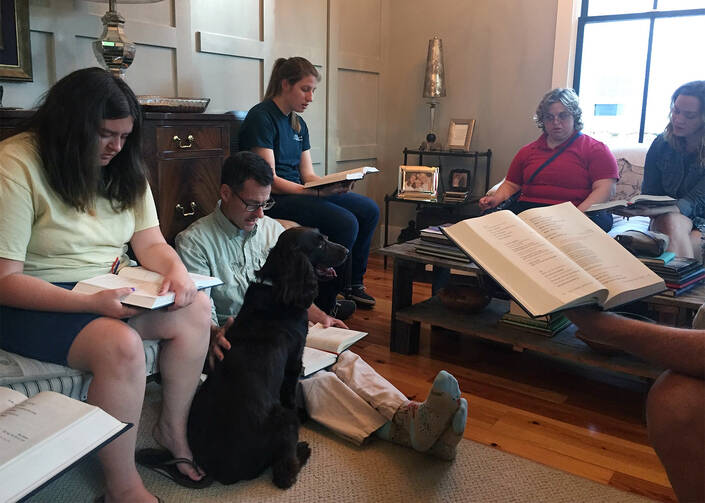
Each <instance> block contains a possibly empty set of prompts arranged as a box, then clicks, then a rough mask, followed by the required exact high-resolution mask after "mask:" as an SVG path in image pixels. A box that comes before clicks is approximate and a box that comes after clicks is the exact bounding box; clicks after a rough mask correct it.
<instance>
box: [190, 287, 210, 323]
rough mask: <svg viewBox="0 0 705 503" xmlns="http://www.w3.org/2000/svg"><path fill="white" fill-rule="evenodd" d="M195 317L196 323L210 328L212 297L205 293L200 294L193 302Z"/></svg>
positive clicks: (193, 314)
mask: <svg viewBox="0 0 705 503" xmlns="http://www.w3.org/2000/svg"><path fill="white" fill-rule="evenodd" d="M191 306H192V310H193V312H192V313H191V315H192V316H193V317H194V322H195V323H197V324H199V325H203V326H205V327H209V326H210V320H211V301H210V297H209V296H208V295H207V294H206V293H205V292H203V291H200V292H198V294H197V295H196V297H195V298H194V300H193V302H192V303H191Z"/></svg>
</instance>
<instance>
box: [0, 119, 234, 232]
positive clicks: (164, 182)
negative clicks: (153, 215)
mask: <svg viewBox="0 0 705 503" xmlns="http://www.w3.org/2000/svg"><path fill="white" fill-rule="evenodd" d="M31 115H32V111H31V110H0V140H1V139H3V138H6V137H8V136H10V135H12V134H14V133H15V132H16V131H17V127H18V126H19V124H21V123H22V121H24V120H26V119H27V118H28V117H30V116H31ZM241 121H242V117H241V116H237V117H236V116H234V115H231V114H195V113H158V112H146V113H145V114H144V125H143V148H144V157H145V161H146V163H147V167H148V169H149V177H150V184H151V187H152V192H153V194H154V201H155V204H156V206H157V213H158V215H159V222H160V226H161V230H162V233H163V234H164V237H165V238H166V240H167V241H168V242H169V243H172V244H173V241H174V237H175V236H176V234H178V233H179V232H180V231H182V230H183V229H185V228H186V227H188V226H189V225H190V224H191V223H192V222H194V221H196V220H197V219H198V218H200V217H202V216H204V215H207V214H208V213H210V212H211V211H213V209H214V208H215V205H216V203H217V201H218V198H219V196H218V189H219V187H220V168H221V166H222V165H223V161H224V160H225V159H226V158H227V157H228V156H229V155H230V152H231V144H235V145H236V138H237V131H238V130H239V126H240V123H241Z"/></svg>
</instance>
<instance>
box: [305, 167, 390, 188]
mask: <svg viewBox="0 0 705 503" xmlns="http://www.w3.org/2000/svg"><path fill="white" fill-rule="evenodd" d="M378 172H379V170H378V169H377V168H374V167H372V166H362V167H361V168H355V169H349V170H347V171H339V172H337V173H331V174H330V175H326V176H322V177H321V178H319V179H318V180H315V181H313V182H307V183H304V187H305V188H307V189H311V188H315V187H323V186H324V185H330V184H332V183H340V182H345V181H347V180H353V181H354V180H361V179H362V178H364V177H365V175H366V174H367V173H378Z"/></svg>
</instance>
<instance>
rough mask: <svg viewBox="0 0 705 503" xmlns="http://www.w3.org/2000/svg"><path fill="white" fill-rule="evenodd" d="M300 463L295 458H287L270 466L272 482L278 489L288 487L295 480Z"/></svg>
mask: <svg viewBox="0 0 705 503" xmlns="http://www.w3.org/2000/svg"><path fill="white" fill-rule="evenodd" d="M300 469H301V465H300V464H299V461H298V460H297V459H287V460H284V461H281V462H279V463H275V464H274V465H273V466H272V482H274V485H275V486H277V487H278V488H279V489H289V488H290V487H291V486H293V485H294V482H296V476H297V475H298V474H299V470H300Z"/></svg>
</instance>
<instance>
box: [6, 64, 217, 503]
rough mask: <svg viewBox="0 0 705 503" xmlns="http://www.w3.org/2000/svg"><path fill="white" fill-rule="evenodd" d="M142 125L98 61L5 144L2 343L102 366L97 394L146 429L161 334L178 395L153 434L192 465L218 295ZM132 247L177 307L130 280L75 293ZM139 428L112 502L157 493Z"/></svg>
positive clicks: (51, 96)
mask: <svg viewBox="0 0 705 503" xmlns="http://www.w3.org/2000/svg"><path fill="white" fill-rule="evenodd" d="M141 122H142V117H141V112H140V108H139V104H138V102H137V99H136V97H135V95H134V93H133V92H132V91H131V90H130V88H129V87H128V86H127V84H125V83H124V82H123V81H122V80H121V79H119V78H116V77H113V76H112V75H111V74H110V73H108V72H106V71H105V70H101V69H99V68H88V69H83V70H78V71H76V72H73V73H71V74H70V75H68V76H66V77H64V78H63V79H61V80H60V81H59V82H57V83H56V84H55V85H54V86H53V87H52V88H51V89H50V90H49V92H48V94H47V95H46V98H45V100H44V103H43V104H42V105H41V107H40V108H39V110H38V111H37V113H36V114H35V115H34V116H33V118H32V119H31V121H30V123H29V124H28V125H27V127H26V130H25V132H23V133H21V134H19V135H16V136H13V137H11V138H9V139H7V140H5V141H4V142H2V143H0V319H1V320H2V323H1V324H0V347H2V348H3V349H6V350H8V351H12V352H15V353H18V354H21V355H24V356H27V357H30V358H37V359H40V360H44V361H50V362H54V363H59V364H64V365H68V366H70V367H73V368H76V369H80V370H84V371H90V372H91V373H92V374H93V380H92V381H91V384H90V387H89V389H88V402H90V403H92V404H94V405H97V406H99V407H101V408H103V409H105V410H106V411H107V412H108V413H110V414H112V415H113V416H115V417H117V418H118V419H120V420H121V421H124V422H130V423H135V424H137V423H139V417H140V413H141V409H142V401H143V397H144V389H145V372H146V371H145V359H144V351H143V346H142V339H161V340H162V346H161V350H160V357H159V367H160V372H161V375H162V383H163V391H164V402H163V407H162V412H161V416H160V418H159V420H158V422H157V424H156V426H155V428H154V431H153V435H154V437H155V440H156V441H157V442H158V443H159V444H160V445H161V446H162V447H164V448H165V449H166V450H168V451H169V452H170V453H171V455H172V456H173V457H175V458H185V459H187V460H190V459H191V458H192V455H191V451H190V448H189V446H188V442H187V440H186V420H187V417H188V410H189V407H190V404H191V399H192V397H193V394H194V392H195V390H196V386H197V384H198V379H199V375H200V371H201V368H202V365H203V362H204V359H205V355H206V351H207V348H208V338H209V324H210V303H209V300H208V298H207V296H206V295H204V294H203V293H200V292H198V291H197V290H196V288H195V286H194V284H193V282H192V281H191V279H190V278H189V276H188V273H187V272H186V269H185V268H184V266H183V264H182V263H181V261H180V260H179V258H178V256H177V255H176V253H175V252H174V250H173V249H172V248H171V247H170V246H169V245H168V244H167V243H166V242H165V241H164V238H163V236H162V234H161V232H160V230H159V222H158V220H157V216H156V210H155V208H154V202H153V200H152V195H151V191H150V188H149V185H148V183H147V177H146V172H145V168H144V165H143V162H142V156H141V139H140V132H141ZM128 243H129V244H130V245H131V246H132V249H133V250H134V253H135V255H136V257H137V259H138V260H139V261H140V263H141V264H142V265H143V266H144V267H146V268H147V269H151V270H153V271H156V272H158V273H160V274H162V275H163V276H164V277H165V280H164V283H163V285H162V293H166V291H173V292H174V293H175V296H176V301H175V304H174V306H173V307H172V308H171V309H169V310H160V311H148V312H144V311H143V310H139V309H135V308H132V307H128V306H125V305H123V304H121V302H120V299H121V298H122V297H124V296H125V295H127V294H128V293H129V290H130V289H129V288H128V289H126V288H120V289H116V290H107V291H102V292H99V293H95V294H91V295H87V294H80V293H76V292H73V291H71V288H72V287H73V285H74V284H75V283H76V282H77V281H80V280H82V279H85V278H88V277H91V276H95V275H96V274H102V273H107V272H109V271H110V268H111V265H112V264H113V263H114V262H115V258H116V257H120V258H121V259H122V262H123V263H127V261H128V260H127V256H126V252H127V244H128ZM136 436H137V428H132V429H130V430H129V431H128V432H126V433H125V434H123V435H122V436H120V437H119V438H118V439H116V440H115V441H113V442H112V443H110V444H109V445H108V446H106V447H104V448H103V449H102V450H101V451H100V453H99V458H100V461H101V463H102V466H103V471H104V474H105V479H106V494H105V497H104V500H105V501H125V502H128V501H129V502H137V501H140V502H146V501H155V497H154V496H153V495H152V494H150V493H149V491H148V490H147V489H146V488H145V487H144V485H143V483H142V480H141V478H140V476H139V473H138V472H137V470H136V468H135V461H134V450H135V441H136ZM176 468H177V469H178V473H179V475H180V476H181V477H182V478H183V479H184V480H183V481H185V482H186V483H188V481H191V482H193V484H194V485H196V486H198V485H199V484H201V485H203V484H206V483H207V480H206V478H205V477H204V474H203V473H201V471H200V470H199V469H198V467H196V466H195V465H193V463H189V462H181V463H178V464H177V465H176ZM186 479H188V480H186Z"/></svg>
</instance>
